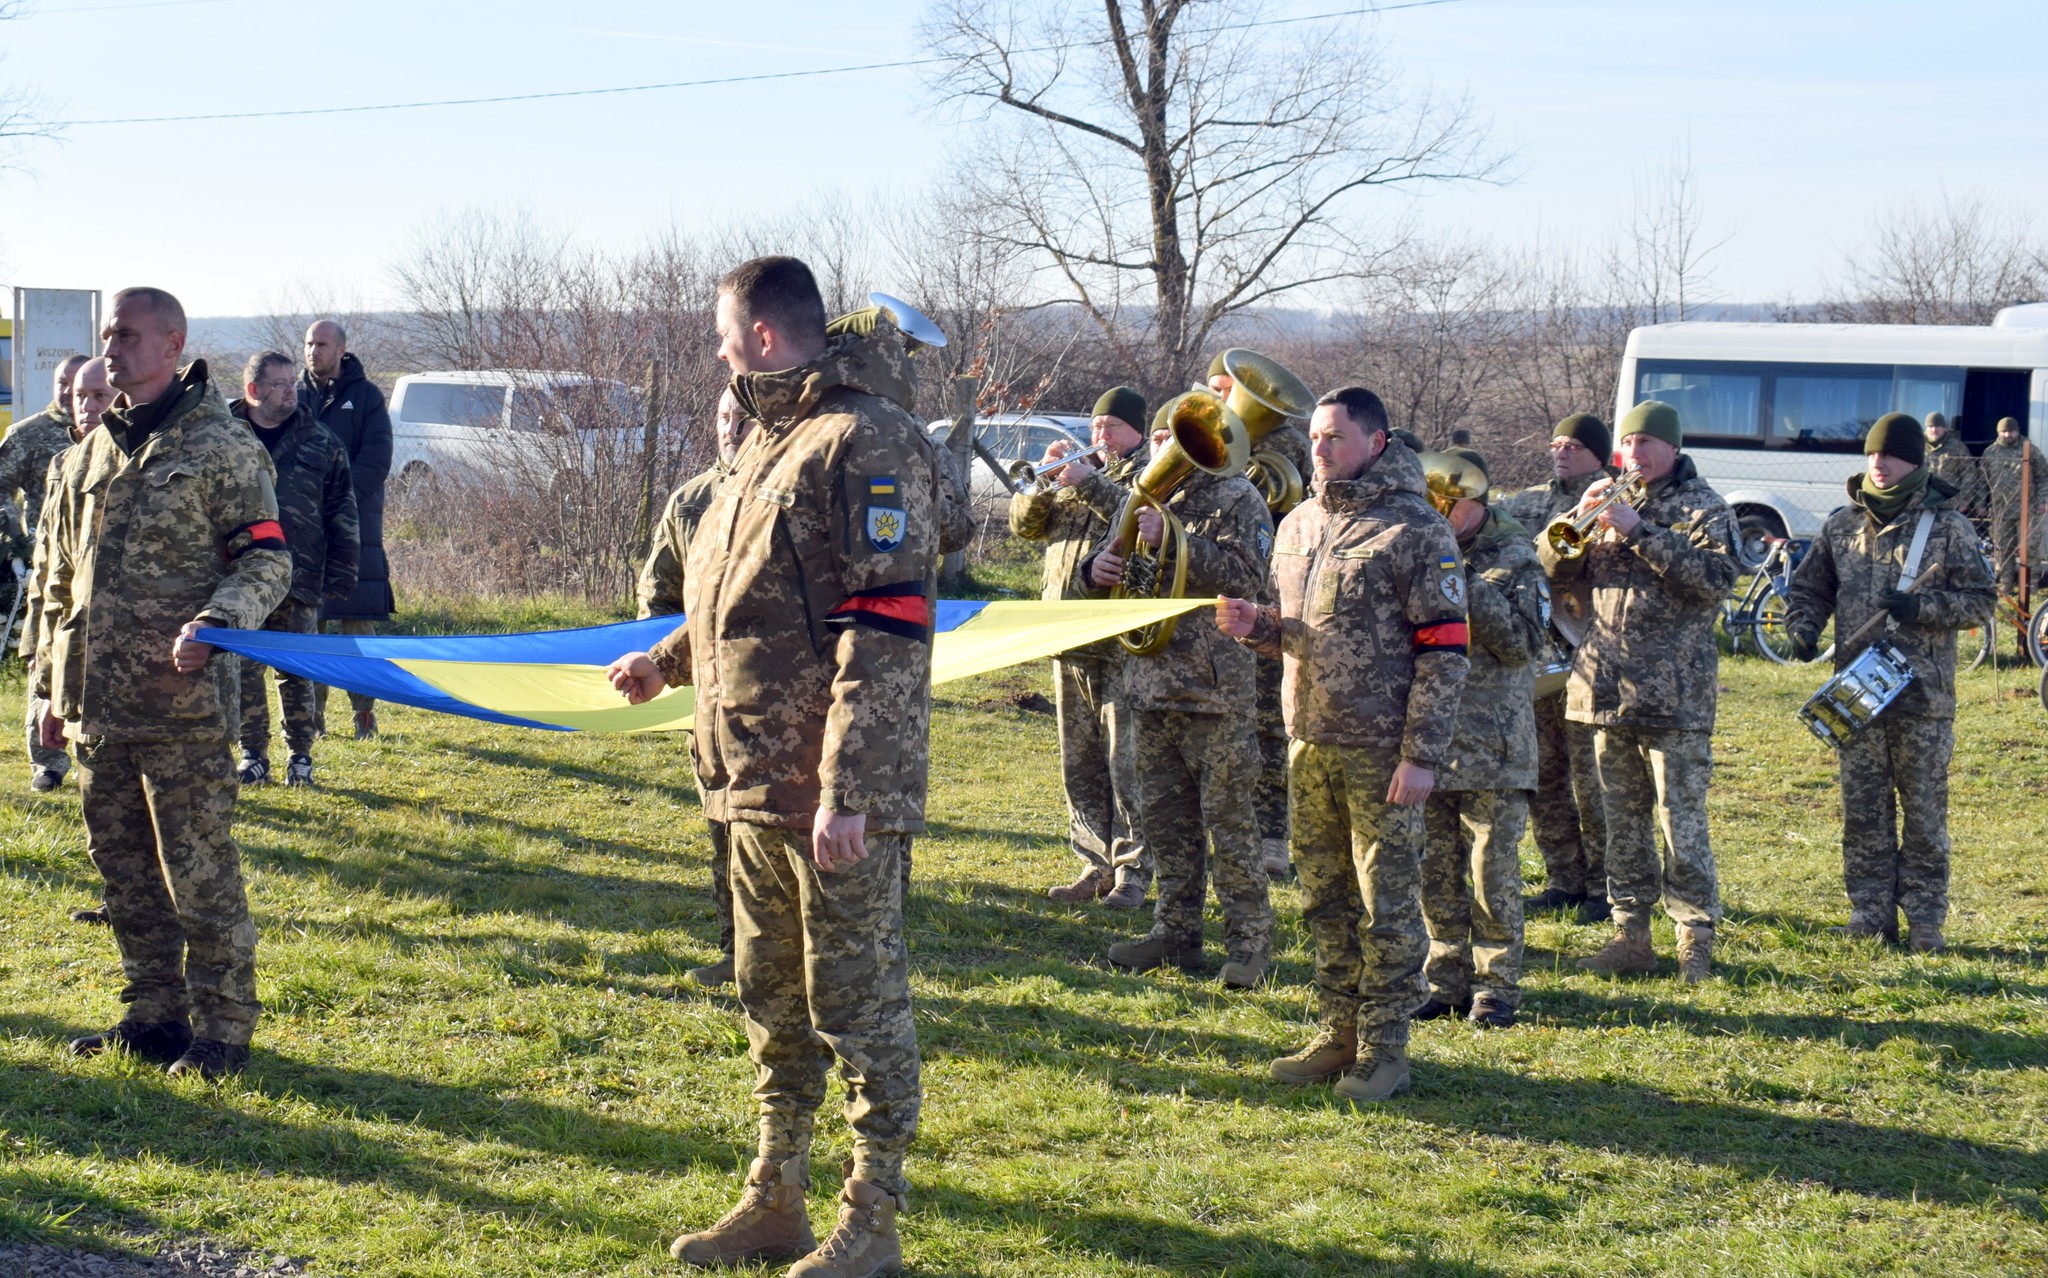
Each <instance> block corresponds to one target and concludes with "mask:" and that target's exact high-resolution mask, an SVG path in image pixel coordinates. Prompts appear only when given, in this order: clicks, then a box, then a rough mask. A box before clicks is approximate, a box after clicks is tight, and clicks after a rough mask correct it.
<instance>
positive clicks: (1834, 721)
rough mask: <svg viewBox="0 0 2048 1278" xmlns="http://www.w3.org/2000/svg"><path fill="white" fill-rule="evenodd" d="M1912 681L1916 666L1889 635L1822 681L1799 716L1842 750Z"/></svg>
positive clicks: (1896, 698) (1832, 744) (1819, 734)
mask: <svg viewBox="0 0 2048 1278" xmlns="http://www.w3.org/2000/svg"><path fill="white" fill-rule="evenodd" d="M1911 682H1913V667H1912V665H1911V664H1910V663H1909V662H1907V660H1906V654H1905V653H1903V652H1900V651H1899V650H1898V648H1897V647H1895V646H1893V644H1892V642H1891V641H1890V640H1889V639H1879V640H1878V641H1877V642H1875V643H1873V644H1871V645H1870V646H1869V647H1868V648H1865V649H1864V650H1863V651H1862V652H1860V653H1858V654H1857V656H1856V659H1855V660H1854V661H1851V662H1850V663H1849V664H1848V665H1846V666H1844V667H1842V668H1841V669H1840V670H1839V671H1837V672H1836V673H1835V677H1834V678H1832V679H1830V680H1828V681H1827V682H1826V683H1824V684H1822V685H1821V686H1820V691H1819V692H1816V693H1814V694H1813V696H1812V698H1810V699H1809V700H1808V701H1807V703H1806V705H1805V707H1804V708H1802V709H1801V710H1800V711H1799V717H1800V718H1801V719H1804V720H1805V721H1806V726H1807V727H1809V728H1811V729H1813V735H1814V736H1816V737H1819V738H1820V739H1821V740H1822V741H1824V742H1826V743H1827V744H1829V745H1831V746H1833V747H1834V748H1835V749H1837V750H1839V749H1841V748H1842V746H1843V745H1844V744H1845V743H1847V742H1848V741H1849V739H1850V738H1852V737H1854V736H1855V735H1856V734H1857V733H1859V732H1861V731H1863V729H1865V728H1867V727H1869V726H1870V721H1871V720H1872V719H1875V718H1877V716H1878V715H1880V714H1882V713H1883V712H1884V708H1885V707H1886V706H1888V705H1890V704H1891V703H1892V702H1894V701H1896V700H1898V699H1899V694H1900V693H1901V692H1904V691H1905V690H1906V685H1907V684H1909V683H1911Z"/></svg>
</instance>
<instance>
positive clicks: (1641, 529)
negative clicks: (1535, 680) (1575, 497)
mask: <svg viewBox="0 0 2048 1278" xmlns="http://www.w3.org/2000/svg"><path fill="white" fill-rule="evenodd" d="M1637 513H1639V514H1640V515H1641V516H1642V520H1643V521H1642V523H1640V524H1638V525H1637V526H1636V530H1635V532H1634V534H1633V535H1631V536H1630V537H1628V538H1627V539H1626V540H1621V539H1618V538H1616V537H1614V536H1613V535H1611V534H1608V533H1606V532H1605V531H1604V530H1603V535H1601V536H1599V537H1596V538H1594V539H1593V543H1592V545H1591V546H1590V547H1589V548H1588V549H1587V551H1586V553H1585V554H1583V555H1581V556H1580V557H1579V558H1577V559H1560V558H1558V557H1557V556H1556V554H1554V553H1553V552H1552V551H1551V549H1550V545H1549V543H1548V542H1545V541H1539V542H1538V543H1537V544H1536V553H1537V554H1538V555H1540V556H1541V557H1542V559H1543V566H1544V569H1545V570H1546V571H1547V572H1549V574H1550V584H1551V588H1552V590H1553V591H1554V592H1557V591H1565V590H1578V589H1584V590H1585V591H1586V592H1587V594H1588V596H1589V598H1590V601H1591V608H1592V615H1591V616H1590V617H1588V618H1587V621H1586V638H1585V642H1583V643H1581V644H1580V645H1579V649H1578V651H1577V653H1575V654H1574V655H1573V657H1572V675H1571V682H1570V683H1569V684H1568V685H1566V689H1565V718H1567V719H1569V720H1571V721H1572V722H1573V723H1593V724H1599V725H1601V726H1603V727H1625V728H1668V729H1689V730H1697V731H1710V730H1712V728H1713V726H1714V703H1715V694H1716V691H1717V684H1716V682H1715V680H1716V679H1717V678H1719V674H1720V668H1721V653H1720V650H1719V649H1718V648H1717V647H1716V646H1715V644H1714V618H1715V617H1717V616H1719V615H1720V611H1721V603H1722V601H1723V600H1724V599H1726V598H1727V597H1728V591H1729V590H1730V589H1731V588H1732V587H1733V586H1734V585H1735V572H1736V567H1735V555H1734V553H1733V550H1734V546H1735V516H1734V514H1733V513H1732V512H1730V511H1729V509H1728V503H1727V502H1725V501H1723V500H1721V495H1720V494H1719V493H1717V492H1715V491H1714V490H1713V489H1712V488H1710V487H1708V485H1707V481H1706V480H1704V479H1701V478H1700V477H1699V472H1698V471H1696V470H1695V469H1694V468H1693V464H1692V458H1690V457H1687V456H1685V455H1684V454H1683V453H1681V454H1679V457H1678V465H1677V467H1676V468H1675V469H1674V470H1673V471H1672V472H1671V474H1669V475H1667V476H1665V477H1664V478H1663V479H1661V480H1659V481H1658V482H1657V483H1655V484H1653V485H1651V496H1650V499H1649V500H1648V501H1647V502H1646V503H1644V505H1643V507H1642V509H1641V510H1640V511H1638V512H1637Z"/></svg>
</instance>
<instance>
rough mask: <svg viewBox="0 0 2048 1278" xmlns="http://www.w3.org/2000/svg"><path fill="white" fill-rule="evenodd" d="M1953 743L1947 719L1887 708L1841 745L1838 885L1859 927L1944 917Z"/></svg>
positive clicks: (1936, 920)
mask: <svg viewBox="0 0 2048 1278" xmlns="http://www.w3.org/2000/svg"><path fill="white" fill-rule="evenodd" d="M1955 744H1956V733H1955V723H1954V721H1953V720H1950V719H1937V718H1932V717H1929V716H1926V715H1910V714H1900V713H1899V712H1898V711H1897V710H1891V711H1887V712H1886V713H1884V714H1881V715H1879V716H1878V717H1877V718H1876V719H1874V720H1872V721H1871V723H1870V726H1869V727H1867V728H1865V729H1864V730H1863V731H1862V732H1860V733H1858V734H1856V735H1855V736H1854V737H1851V738H1850V739H1849V741H1848V743H1847V744H1846V745H1844V746H1843V747H1842V750H1841V765H1842V883H1843V886H1844V887H1845V888H1847V890H1848V893H1849V909H1850V911H1851V912H1852V915H1853V917H1854V918H1855V919H1856V920H1857V921H1858V922H1867V923H1869V924H1871V925H1872V926H1874V927H1878V928H1882V929H1883V930H1885V931H1887V932H1889V931H1891V930H1893V929H1895V928H1896V927H1897V926H1898V920H1899V912H1900V911H1901V910H1903V911H1904V912H1905V915H1906V922H1907V923H1908V924H1913V923H1932V924H1934V925H1935V926H1936V927H1939V926H1941V925H1942V923H1944V922H1945V921H1946V920H1947V918H1948V767H1949V759H1950V757H1951V756H1952V755H1953V754H1954V753H1955ZM1901 814H1903V816H1904V821H1903V823H1902V822H1901V821H1900V820H1899V817H1900V815H1901Z"/></svg>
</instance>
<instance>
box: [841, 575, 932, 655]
mask: <svg viewBox="0 0 2048 1278" xmlns="http://www.w3.org/2000/svg"><path fill="white" fill-rule="evenodd" d="M825 620H826V621H828V622H832V623H836V624H839V625H843V626H869V627H872V628H873V629H876V630H879V631H881V632H882V633H884V634H891V635H895V636H896V637H897V638H899V639H915V640H917V641H918V642H919V643H930V642H931V638H932V601H931V600H929V599H927V598H925V594H924V583H923V582H922V581H899V582H897V583H895V584H894V585H889V586H876V587H875V588H874V589H872V590H856V591H855V592H853V593H852V594H851V595H848V596H847V597H846V601H845V602H844V603H842V604H840V605H839V606H838V607H837V608H834V609H833V610H832V611H831V612H830V613H829V614H827V615H826V617H825Z"/></svg>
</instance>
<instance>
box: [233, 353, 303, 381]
mask: <svg viewBox="0 0 2048 1278" xmlns="http://www.w3.org/2000/svg"><path fill="white" fill-rule="evenodd" d="M279 364H282V365H284V366H285V367H286V368H297V367H298V363H297V361H295V360H294V359H292V357H291V356H289V355H287V354H285V353H284V352H283V351H257V352H256V353H255V354H254V355H251V356H250V357H249V362H248V363H246V364H244V365H242V385H244V386H254V385H255V384H256V383H257V382H260V381H262V380H263V375H264V374H265V373H267V372H269V371H270V370H271V369H273V368H276V367H277V366H278V365H279Z"/></svg>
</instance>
